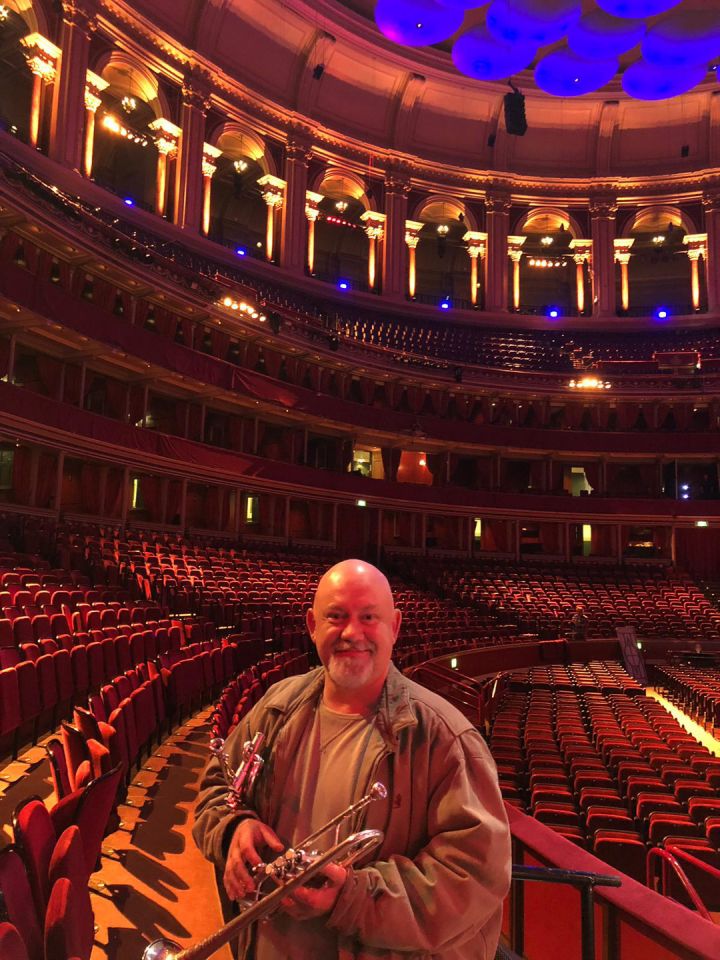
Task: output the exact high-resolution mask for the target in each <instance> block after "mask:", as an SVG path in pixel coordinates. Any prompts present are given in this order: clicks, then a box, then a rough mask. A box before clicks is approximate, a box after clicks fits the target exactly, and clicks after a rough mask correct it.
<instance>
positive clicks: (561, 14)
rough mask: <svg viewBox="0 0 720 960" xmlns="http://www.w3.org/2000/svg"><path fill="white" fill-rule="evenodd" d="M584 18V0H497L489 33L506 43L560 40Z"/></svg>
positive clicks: (489, 12) (491, 9) (490, 15)
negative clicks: (579, 19) (578, 20)
mask: <svg viewBox="0 0 720 960" xmlns="http://www.w3.org/2000/svg"><path fill="white" fill-rule="evenodd" d="M579 17H580V0H493V3H491V4H490V6H489V7H488V10H487V14H486V23H487V27H488V30H489V31H490V33H492V35H493V36H495V37H497V38H498V40H502V41H503V42H504V43H534V44H535V46H536V47H539V46H541V45H543V44H546V43H554V42H555V41H556V40H560V39H561V38H562V37H564V36H565V34H566V33H567V32H568V29H569V28H570V26H571V25H572V24H573V23H574V22H575V21H576V20H577V19H578V18H579Z"/></svg>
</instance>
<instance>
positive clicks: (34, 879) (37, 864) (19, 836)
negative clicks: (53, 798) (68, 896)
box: [13, 797, 57, 917]
mask: <svg viewBox="0 0 720 960" xmlns="http://www.w3.org/2000/svg"><path fill="white" fill-rule="evenodd" d="M13 834H14V838H15V846H16V849H17V850H18V852H19V853H20V855H21V857H22V858H23V861H24V862H25V867H26V868H27V872H28V877H29V878H30V886H31V887H32V892H33V899H34V901H35V907H36V910H37V914H38V916H40V917H42V916H43V915H44V913H45V907H46V906H47V900H48V895H49V892H50V889H49V884H48V867H49V866H50V857H51V856H52V851H53V847H54V846H55V842H56V840H57V837H56V836H55V828H54V826H53V822H52V820H51V818H50V813H49V812H48V809H47V807H46V806H45V804H44V803H43V802H42V800H41V799H40V798H39V797H27V798H26V799H25V800H23V801H22V802H21V803H19V804H18V806H17V807H16V808H15V812H14V813H13Z"/></svg>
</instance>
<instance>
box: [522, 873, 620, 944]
mask: <svg viewBox="0 0 720 960" xmlns="http://www.w3.org/2000/svg"><path fill="white" fill-rule="evenodd" d="M512 878H513V881H519V882H522V881H526V880H533V881H539V882H541V883H563V884H567V885H569V886H571V887H575V889H576V890H579V892H580V933H581V950H580V956H581V958H582V960H595V898H594V890H595V887H620V886H622V878H621V877H616V876H614V875H612V874H607V873H589V872H586V871H585V870H564V869H562V868H560V867H530V866H525V864H519V863H515V864H513V868H512ZM512 902H513V924H512V926H513V944H512V947H513V950H516V951H517V952H518V953H520V954H524V952H525V950H524V947H525V943H524V940H525V930H524V921H525V918H524V911H525V905H524V899H523V895H522V887H517V888H516V892H515V895H514V896H513V901H512Z"/></svg>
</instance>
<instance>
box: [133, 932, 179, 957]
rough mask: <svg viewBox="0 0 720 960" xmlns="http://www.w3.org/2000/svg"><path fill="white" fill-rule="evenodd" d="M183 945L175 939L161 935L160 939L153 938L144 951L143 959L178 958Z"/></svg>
mask: <svg viewBox="0 0 720 960" xmlns="http://www.w3.org/2000/svg"><path fill="white" fill-rule="evenodd" d="M180 950H181V947H180V944H179V943H175V941H174V940H168V939H167V937H161V938H160V939H159V940H153V942H152V943H149V944H148V945H147V946H146V947H145V950H144V951H143V955H142V960H176V957H177V955H178V954H179V953H180Z"/></svg>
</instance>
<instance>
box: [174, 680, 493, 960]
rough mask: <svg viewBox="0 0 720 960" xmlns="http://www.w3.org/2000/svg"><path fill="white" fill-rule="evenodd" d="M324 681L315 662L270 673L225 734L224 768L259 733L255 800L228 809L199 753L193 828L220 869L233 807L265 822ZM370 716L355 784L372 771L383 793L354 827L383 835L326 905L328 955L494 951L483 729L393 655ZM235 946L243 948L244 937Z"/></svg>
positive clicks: (243, 952)
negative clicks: (333, 945)
mask: <svg viewBox="0 0 720 960" xmlns="http://www.w3.org/2000/svg"><path fill="white" fill-rule="evenodd" d="M323 682H324V670H323V669H322V668H320V669H317V670H311V671H310V672H309V673H307V674H304V675H302V676H299V677H290V678H288V679H286V680H282V681H281V682H280V683H277V684H275V685H274V686H273V687H272V688H271V689H270V690H269V691H268V693H267V694H266V695H265V697H263V699H262V700H261V701H260V702H259V703H257V704H256V705H255V707H254V708H253V709H252V711H251V712H250V713H249V714H248V716H247V717H246V718H245V719H244V720H243V722H242V723H241V724H240V725H239V727H238V728H237V729H236V730H235V731H234V732H233V733H232V734H231V735H230V737H228V741H227V744H226V748H227V750H228V751H229V754H230V757H231V762H232V766H233V768H234V767H235V766H237V763H238V762H239V760H238V757H239V751H240V749H241V747H242V744H243V742H244V741H245V740H248V739H250V738H251V737H252V736H253V735H254V734H255V733H256V732H257V731H258V730H261V731H262V732H263V733H264V734H265V735H266V737H267V741H266V748H265V749H264V750H263V754H264V756H265V757H266V765H265V768H264V770H263V772H262V774H261V775H260V777H259V778H258V781H257V783H256V785H255V789H254V794H253V797H252V798H251V802H252V808H248V809H246V810H243V811H239V812H233V811H231V810H230V809H229V808H228V807H227V806H226V804H225V802H224V801H225V795H226V793H227V789H226V785H225V783H224V781H223V779H222V774H221V771H220V768H219V764H218V762H217V761H216V760H214V759H213V760H211V761H210V763H209V764H208V768H207V770H206V772H205V776H204V778H203V782H202V784H201V792H200V796H199V799H198V804H197V808H196V812H195V826H194V830H193V835H194V837H195V841H196V843H197V844H198V846H199V848H200V849H201V851H202V852H203V854H204V855H205V856H206V857H207V858H208V859H209V860H211V861H212V862H213V863H214V864H215V865H216V867H217V868H219V870H222V867H223V865H224V862H225V855H226V851H227V847H228V845H229V842H230V838H231V837H232V833H233V831H234V829H235V827H236V825H237V823H238V822H239V820H240V819H242V817H244V816H257V817H259V818H260V820H262V821H263V822H264V823H267V824H269V825H270V826H271V827H274V825H275V823H276V819H277V814H278V805H279V803H281V802H282V801H283V799H287V798H285V797H284V783H285V775H286V773H287V770H288V767H289V763H290V761H291V760H292V758H293V756H294V755H295V752H296V745H297V744H298V743H299V740H300V738H301V737H302V735H303V733H304V731H305V730H306V729H308V727H309V726H310V724H311V722H312V716H313V711H314V709H315V706H316V704H317V702H318V699H319V697H320V695H321V692H322V688H323ZM376 728H377V732H376V733H375V734H373V738H372V739H371V741H370V745H369V747H368V749H367V751H366V753H365V759H364V767H363V769H362V771H361V774H360V777H359V779H358V783H359V790H362V793H366V792H367V789H368V788H369V786H370V784H371V783H373V782H374V781H375V780H380V781H381V782H382V783H384V784H385V785H386V787H387V789H388V798H387V800H384V801H383V800H378V801H375V802H374V803H372V804H371V805H370V806H369V807H368V808H366V810H365V812H364V813H363V814H361V816H360V821H359V822H358V823H357V824H355V825H354V826H353V829H366V828H375V829H380V830H383V831H384V834H385V839H384V841H383V844H382V846H381V847H380V849H379V851H377V852H376V853H375V854H373V856H374V857H376V858H377V859H376V860H375V862H373V863H372V864H371V865H369V866H366V867H362V868H358V867H357V866H356V867H355V868H353V869H350V870H349V871H348V876H347V880H346V882H345V885H344V887H343V888H342V890H341V891H340V895H339V897H338V899H337V902H336V904H335V907H334V909H333V910H332V912H331V914H330V916H329V917H328V926H329V927H330V928H332V929H334V930H336V931H337V944H338V949H337V960H375V958H382V960H492V958H493V957H494V955H495V949H496V946H497V942H498V938H499V934H500V922H501V914H502V902H503V899H504V897H505V895H506V894H507V891H508V887H509V883H510V831H509V828H508V822H507V818H506V816H505V810H504V807H503V802H502V799H501V797H500V790H499V788H498V782H497V773H496V770H495V765H494V763H493V760H492V757H491V756H490V752H489V750H488V748H487V746H486V744H485V741H484V740H483V739H482V737H481V736H480V735H479V733H478V732H477V731H476V730H475V729H474V728H473V727H472V725H471V724H470V723H469V722H468V721H467V720H466V719H465V717H463V716H462V714H461V713H459V712H458V711H457V710H456V709H455V708H454V707H453V706H451V705H450V704H449V703H448V702H447V701H446V700H443V699H442V697H439V696H437V695H436V694H434V693H432V692H430V691H429V690H426V689H425V688H424V687H421V686H420V685H419V684H417V683H414V682H412V681H411V680H408V679H407V678H406V677H404V676H403V675H402V674H401V673H399V671H398V670H397V669H396V668H395V667H394V666H392V665H391V666H390V671H389V673H388V677H387V681H386V684H385V689H384V692H383V698H382V700H381V704H380V709H379V713H378V718H377V724H376ZM359 795H362V794H360V793H359ZM240 956H241V957H245V958H246V960H250V957H251V956H252V954H251V953H249V952H248V947H247V944H246V943H243V944H241V946H240ZM308 960H311V958H308ZM323 960H325V958H323Z"/></svg>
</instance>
